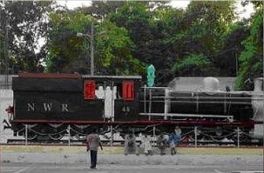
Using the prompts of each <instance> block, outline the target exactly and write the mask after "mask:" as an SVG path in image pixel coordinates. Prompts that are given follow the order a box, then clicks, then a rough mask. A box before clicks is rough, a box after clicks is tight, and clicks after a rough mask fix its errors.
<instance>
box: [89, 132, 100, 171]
mask: <svg viewBox="0 0 264 173" xmlns="http://www.w3.org/2000/svg"><path fill="white" fill-rule="evenodd" d="M86 144H87V151H89V150H90V158H91V166H90V168H91V169H95V168H96V163H97V151H98V147H99V146H100V148H101V150H103V147H102V144H101V141H100V137H99V135H98V134H97V130H96V129H93V131H92V133H91V134H89V135H88V136H87V138H86Z"/></svg>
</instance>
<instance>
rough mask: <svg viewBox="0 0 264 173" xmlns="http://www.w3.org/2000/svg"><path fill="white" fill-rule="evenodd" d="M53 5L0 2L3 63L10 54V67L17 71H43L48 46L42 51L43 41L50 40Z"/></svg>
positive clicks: (49, 3)
mask: <svg viewBox="0 0 264 173" xmlns="http://www.w3.org/2000/svg"><path fill="white" fill-rule="evenodd" d="M51 4H52V2H36V1H32V2H30V1H16V2H11V1H6V2H1V3H0V6H1V8H0V15H1V18H0V21H1V26H0V29H1V30H0V31H1V34H0V36H1V39H0V41H1V43H0V44H1V45H3V47H2V46H1V47H2V49H1V60H2V61H1V62H3V58H4V57H5V56H7V51H8V55H9V59H8V64H9V68H13V70H14V72H17V71H20V70H22V71H30V72H35V71H39V70H40V68H39V66H40V61H41V59H42V58H43V56H45V54H46V52H45V48H44V47H43V48H39V39H40V38H45V37H46V30H47V24H48V22H47V20H46V19H47V18H46V17H47V16H46V15H47V13H48V11H49V10H51ZM4 45H6V46H4ZM38 50H39V51H38Z"/></svg>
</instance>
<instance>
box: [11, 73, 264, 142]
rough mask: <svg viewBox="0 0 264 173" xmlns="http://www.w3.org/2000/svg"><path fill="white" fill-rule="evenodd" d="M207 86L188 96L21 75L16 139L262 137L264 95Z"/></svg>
mask: <svg viewBox="0 0 264 173" xmlns="http://www.w3.org/2000/svg"><path fill="white" fill-rule="evenodd" d="M212 81H213V82H212ZM259 81H261V82H262V80H259ZM206 83H208V84H207V85H206V87H207V88H206V87H205V90H200V91H195V92H194V91H184V92H183V91H177V90H175V89H173V88H170V87H146V86H143V85H142V84H143V82H142V78H141V77H140V76H89V75H79V74H43V73H42V74H32V73H21V74H19V75H18V76H17V77H14V78H13V84H12V89H13V92H14V101H13V103H14V105H13V109H12V110H13V111H10V118H9V122H10V123H11V128H12V130H13V131H14V134H15V135H19V136H25V135H26V137H27V138H28V139H31V140H39V139H42V138H45V139H51V140H59V139H61V138H63V137H64V136H65V135H66V134H67V133H69V132H70V133H71V135H73V136H76V137H80V136H84V135H86V134H88V133H90V131H91V129H92V128H94V127H96V128H98V129H99V130H100V133H102V134H103V133H107V132H109V129H110V128H111V129H114V131H116V132H117V131H118V132H124V133H126V132H128V131H129V130H133V132H145V133H153V134H154V132H153V131H154V130H155V133H156V134H158V133H159V132H162V131H167V132H169V131H171V130H172V129H174V127H175V126H176V125H177V126H181V127H182V128H186V129H190V128H192V127H199V128H200V129H201V131H202V130H204V133H203V134H205V135H204V136H208V135H211V136H212V135H213V136H215V135H216V134H217V135H218V137H219V138H220V136H221V135H222V136H225V137H226V136H228V135H227V133H230V134H231V135H229V136H230V137H231V138H232V137H233V136H232V134H234V132H235V130H237V128H239V129H241V130H243V131H244V133H245V134H246V135H245V138H247V140H248V139H249V138H250V139H251V138H252V136H254V134H257V133H258V135H259V131H260V130H259V128H261V127H262V124H263V121H262V117H263V114H262V115H260V114H261V111H262V108H263V107H262V108H261V106H260V103H261V100H262V99H263V94H259V93H257V94H256V92H255V93H254V92H246V91H243V92H242V91H240V92H234V91H219V90H218V89H217V87H216V85H217V81H216V82H215V81H214V79H211V78H207V79H205V84H206ZM142 86H143V87H142ZM208 86H209V87H208ZM261 93H262V90H261ZM153 127H155V128H153ZM219 129H220V131H223V133H220V135H219ZM256 129H258V130H256ZM206 132H208V133H206ZM201 134H202V133H201ZM252 134H253V135H252ZM262 135H263V134H262ZM255 136H256V135H255ZM260 136H261V134H260Z"/></svg>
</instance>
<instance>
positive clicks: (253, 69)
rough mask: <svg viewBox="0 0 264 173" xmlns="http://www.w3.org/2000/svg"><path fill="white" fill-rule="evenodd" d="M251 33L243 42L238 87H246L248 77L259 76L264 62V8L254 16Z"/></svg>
mask: <svg viewBox="0 0 264 173" xmlns="http://www.w3.org/2000/svg"><path fill="white" fill-rule="evenodd" d="M251 20H252V24H251V27H250V35H249V36H248V37H247V38H246V39H245V40H244V41H243V42H242V44H243V46H244V47H245V49H244V51H243V52H241V54H240V56H239V61H240V69H239V75H238V78H237V80H236V89H238V90H243V89H245V87H246V86H245V81H246V80H247V78H248V77H259V76H260V75H261V73H262V64H263V52H262V49H263V8H260V9H259V10H258V11H257V12H256V14H255V15H254V16H253V17H252V19H251Z"/></svg>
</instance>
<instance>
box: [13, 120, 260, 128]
mask: <svg viewBox="0 0 264 173" xmlns="http://www.w3.org/2000/svg"><path fill="white" fill-rule="evenodd" d="M11 123H54V124H56V123H58V124H59V123H64V124H105V125H118V124H120V125H180V126H240V127H253V126H254V124H255V122H254V121H234V122H223V121H208V120H198V121H195V120H179V121H165V120H153V121H148V120H141V121H114V122H109V121H57V120H13V121H11Z"/></svg>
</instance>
